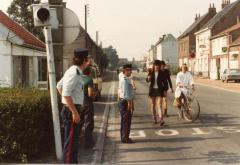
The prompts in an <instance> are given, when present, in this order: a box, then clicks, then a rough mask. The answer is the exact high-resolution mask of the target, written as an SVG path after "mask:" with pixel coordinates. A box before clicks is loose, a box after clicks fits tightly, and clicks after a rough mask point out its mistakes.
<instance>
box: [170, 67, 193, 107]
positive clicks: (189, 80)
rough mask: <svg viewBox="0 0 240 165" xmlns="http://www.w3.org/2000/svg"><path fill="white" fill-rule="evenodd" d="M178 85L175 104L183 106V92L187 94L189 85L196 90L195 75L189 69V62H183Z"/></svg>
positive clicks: (177, 81)
mask: <svg viewBox="0 0 240 165" xmlns="http://www.w3.org/2000/svg"><path fill="white" fill-rule="evenodd" d="M176 86H177V87H176V91H175V101H174V102H175V103H174V105H175V106H177V107H178V108H181V103H180V100H181V96H182V94H184V95H186V94H187V92H188V90H189V89H188V88H189V87H191V88H192V89H193V90H195V87H194V82H193V76H192V74H191V73H190V72H189V71H188V67H187V64H182V66H181V71H180V72H179V73H178V74H177V78H176Z"/></svg>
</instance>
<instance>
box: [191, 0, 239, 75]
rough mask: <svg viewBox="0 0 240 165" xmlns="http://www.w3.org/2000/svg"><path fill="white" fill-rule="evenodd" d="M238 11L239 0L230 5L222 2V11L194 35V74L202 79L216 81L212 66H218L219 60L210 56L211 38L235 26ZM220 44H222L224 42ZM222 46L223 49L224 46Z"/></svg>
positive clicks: (228, 2) (227, 2)
mask: <svg viewBox="0 0 240 165" xmlns="http://www.w3.org/2000/svg"><path fill="white" fill-rule="evenodd" d="M239 11H240V0H237V1H235V2H234V3H230V1H229V0H227V1H225V0H223V3H222V10H221V11H220V12H218V13H217V14H216V15H215V16H214V17H213V18H212V19H211V20H210V21H209V22H208V23H207V24H205V25H204V26H203V27H202V28H201V29H200V30H199V31H197V32H196V33H195V35H196V61H195V63H196V64H195V67H194V72H195V73H197V74H199V75H202V76H203V77H210V78H212V79H216V71H215V68H216V66H214V64H216V65H219V64H218V63H219V61H218V62H217V60H219V57H218V56H216V55H214V56H213V55H212V51H211V49H212V45H211V38H212V37H213V36H215V35H217V34H219V33H221V32H222V31H224V30H225V29H227V28H230V27H232V26H233V25H235V24H236V22H237V17H238V16H239ZM221 42H222V44H224V41H221ZM220 46H221V45H220ZM222 46H223V47H224V45H222ZM214 53H215V52H214ZM223 53H225V52H223ZM223 55H225V54H223ZM217 67H219V66H217ZM217 77H218V76H217Z"/></svg>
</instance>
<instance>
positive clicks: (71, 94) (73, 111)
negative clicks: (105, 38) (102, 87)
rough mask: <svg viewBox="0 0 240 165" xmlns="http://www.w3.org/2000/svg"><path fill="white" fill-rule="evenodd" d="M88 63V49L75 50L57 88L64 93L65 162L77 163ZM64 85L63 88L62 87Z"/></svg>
mask: <svg viewBox="0 0 240 165" xmlns="http://www.w3.org/2000/svg"><path fill="white" fill-rule="evenodd" d="M87 65H88V50H87V49H81V48H77V49H75V50H74V57H73V66H71V67H70V68H69V69H68V70H67V71H66V72H65V74H64V76H63V78H62V80H61V81H60V82H59V83H58V84H57V88H58V89H59V91H60V93H61V94H62V103H63V109H62V112H61V117H62V120H63V124H64V146H63V161H64V163H68V164H69V163H77V162H78V161H77V155H78V147H79V146H78V142H79V132H80V129H81V127H82V125H83V121H84V116H83V114H82V113H81V106H82V105H83V100H84V92H83V80H82V77H81V75H82V70H83V69H85V68H86V66H87ZM61 86H62V88H60V87H61Z"/></svg>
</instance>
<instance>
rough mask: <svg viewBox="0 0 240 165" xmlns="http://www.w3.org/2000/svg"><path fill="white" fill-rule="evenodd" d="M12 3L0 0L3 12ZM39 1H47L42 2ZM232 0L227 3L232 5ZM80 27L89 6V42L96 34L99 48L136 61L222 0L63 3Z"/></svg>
mask: <svg viewBox="0 0 240 165" xmlns="http://www.w3.org/2000/svg"><path fill="white" fill-rule="evenodd" d="M11 1H12V0H0V9H1V10H3V11H6V10H7V7H8V6H9V5H10V3H11ZM42 1H43V2H45V1H47V0H42ZM234 1H235V0H231V2H234ZM64 2H67V8H69V9H71V10H73V11H74V12H75V13H76V14H77V15H78V17H79V20H80V24H81V25H82V26H83V27H84V6H85V4H88V5H89V15H88V32H89V34H90V36H91V37H92V39H93V40H95V39H96V31H99V40H100V41H102V43H103V46H104V47H107V46H109V45H112V46H113V47H114V48H116V50H117V52H118V55H119V57H120V58H128V59H129V60H132V58H133V57H135V59H137V60H140V59H141V57H142V56H143V55H144V54H146V53H147V51H148V50H149V49H150V47H151V45H152V44H155V43H156V42H157V41H158V39H159V38H160V37H161V36H162V35H164V34H168V33H172V34H173V35H174V36H175V37H178V36H179V35H180V34H181V33H182V32H183V31H184V30H185V29H186V28H187V27H188V26H189V25H190V24H192V23H193V21H194V18H195V15H196V14H197V13H198V14H201V15H203V14H204V13H206V12H207V11H208V8H209V4H210V3H214V4H215V6H216V8H217V11H219V10H221V3H222V0H64Z"/></svg>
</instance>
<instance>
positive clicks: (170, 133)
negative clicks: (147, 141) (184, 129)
mask: <svg viewBox="0 0 240 165" xmlns="http://www.w3.org/2000/svg"><path fill="white" fill-rule="evenodd" d="M155 133H156V134H157V135H159V136H176V135H179V132H178V131H176V130H173V129H164V130H158V131H155Z"/></svg>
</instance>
